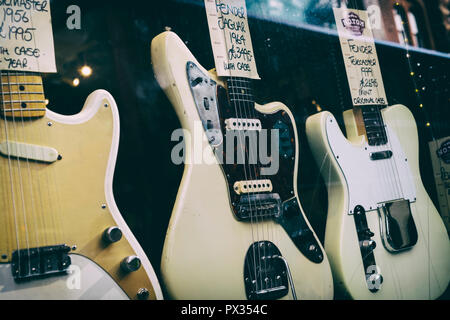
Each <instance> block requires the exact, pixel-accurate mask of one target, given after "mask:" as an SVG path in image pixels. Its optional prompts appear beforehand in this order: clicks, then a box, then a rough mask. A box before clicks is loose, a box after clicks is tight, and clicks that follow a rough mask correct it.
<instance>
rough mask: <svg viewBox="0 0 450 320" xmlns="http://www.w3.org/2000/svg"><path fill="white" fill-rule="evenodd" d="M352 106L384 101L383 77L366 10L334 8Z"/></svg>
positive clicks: (384, 102)
mask: <svg viewBox="0 0 450 320" xmlns="http://www.w3.org/2000/svg"><path fill="white" fill-rule="evenodd" d="M333 11H334V18H335V20H336V26H337V30H338V34H339V42H340V43H341V50H342V55H343V57H344V64H345V70H346V71H347V79H348V83H349V86H350V91H351V96H352V102H353V105H354V106H360V105H386V104H387V99H386V93H385V91H384V85H383V78H382V76H381V70H380V64H379V63H378V56H377V51H376V49H375V43H374V41H373V34H372V29H371V26H370V22H369V18H368V15H367V12H366V11H362V10H352V9H340V8H334V9H333Z"/></svg>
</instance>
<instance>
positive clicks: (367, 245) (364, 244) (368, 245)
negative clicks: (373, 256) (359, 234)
mask: <svg viewBox="0 0 450 320" xmlns="http://www.w3.org/2000/svg"><path fill="white" fill-rule="evenodd" d="M376 246H377V243H376V242H375V241H373V240H363V241H361V249H363V250H364V251H365V252H367V253H369V252H371V251H373V250H374V249H375V248H376Z"/></svg>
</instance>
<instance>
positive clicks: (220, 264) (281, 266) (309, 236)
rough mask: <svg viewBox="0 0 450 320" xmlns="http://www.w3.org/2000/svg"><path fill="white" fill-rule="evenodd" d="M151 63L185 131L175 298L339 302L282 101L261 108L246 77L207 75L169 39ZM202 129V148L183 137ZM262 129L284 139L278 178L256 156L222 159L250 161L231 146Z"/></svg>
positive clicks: (165, 36) (173, 224)
mask: <svg viewBox="0 0 450 320" xmlns="http://www.w3.org/2000/svg"><path fill="white" fill-rule="evenodd" d="M151 56H152V63H153V68H154V72H155V76H156V79H157V81H158V83H159V84H160V86H161V88H162V89H163V90H164V92H165V93H166V95H167V97H168V98H169V100H170V101H171V103H172V104H173V107H174V108H175V110H176V113H177V115H178V117H179V119H180V122H181V124H182V127H183V129H184V130H185V141H184V142H185V154H184V158H185V169H184V174H183V178H182V181H181V185H180V188H179V191H178V195H177V199H176V203H175V207H174V209H173V213H172V217H171V219H170V223H169V228H168V231H167V235H166V240H165V243H164V250H163V256H162V262H161V273H162V276H163V279H164V283H165V286H166V288H167V291H168V293H169V295H170V296H171V297H172V298H175V299H296V298H297V299H331V298H333V283H332V277H331V270H330V266H329V263H328V260H327V256H326V254H325V252H324V250H323V248H322V246H321V244H320V242H319V241H318V239H317V237H316V235H315V233H314V231H313V230H312V229H311V226H310V224H309V222H308V221H307V219H306V218H305V215H304V213H303V210H302V208H301V206H300V202H299V200H298V196H297V188H296V185H297V181H296V180H297V179H296V177H297V159H298V142H297V141H298V140H297V133H296V127H295V123H294V120H293V116H292V114H291V112H290V111H289V109H288V108H287V107H286V106H285V105H283V104H281V103H279V102H273V103H269V104H266V105H258V104H255V103H254V101H253V97H252V91H251V88H250V80H249V79H244V78H232V77H229V78H225V77H218V76H217V75H216V73H215V72H214V71H210V72H208V71H206V70H205V69H204V68H203V67H202V66H201V65H200V64H199V63H198V62H197V60H196V59H195V58H194V57H193V55H192V54H191V53H190V51H189V50H188V48H187V47H186V46H185V44H184V43H183V41H182V40H181V39H180V38H179V37H178V36H177V35H176V34H175V33H173V32H164V33H162V34H160V35H158V36H157V37H155V38H154V39H153V41H152V44H151ZM198 128H200V138H201V139H200V143H198V141H197V140H195V141H191V140H190V139H188V138H187V137H188V136H196V135H197V133H198V132H199V131H196V130H197V129H198ZM265 129H275V130H276V132H278V133H279V139H275V140H276V141H274V140H271V141H272V142H278V140H279V144H278V143H276V145H277V149H276V150H274V149H272V152H274V151H275V152H276V153H277V154H278V151H279V154H280V157H279V158H280V159H279V170H278V171H277V173H276V174H268V172H264V170H262V169H263V168H262V165H261V163H260V162H262V160H261V159H259V158H258V161H256V162H254V164H251V162H250V161H244V162H243V163H240V162H239V161H232V163H230V162H228V161H224V162H221V161H219V157H218V156H220V155H224V156H225V157H226V156H229V155H230V153H232V151H233V150H234V151H236V154H237V156H238V157H239V155H243V156H242V157H243V158H245V159H248V158H249V157H248V152H249V150H248V149H249V148H250V149H251V148H252V145H251V144H249V145H247V144H245V146H244V144H239V143H237V144H234V140H240V139H241V141H242V140H245V139H247V138H249V136H250V134H251V133H253V134H255V135H254V136H258V137H259V140H258V141H259V142H261V141H262V140H261V135H262V132H263V130H265ZM189 133H190V134H189ZM234 138H236V139H234ZM227 145H232V146H236V145H237V146H236V147H235V148H233V147H231V148H227ZM260 147H261V146H260ZM278 147H279V148H278ZM244 154H245V156H244ZM273 155H274V154H273V153H272V156H273ZM198 156H200V158H202V159H209V160H208V161H197V160H196V159H197V158H198ZM233 157H234V155H233ZM258 157H259V155H258ZM250 158H251V157H250ZM272 160H273V159H272ZM273 162H274V161H271V164H273ZM266 164H267V162H266Z"/></svg>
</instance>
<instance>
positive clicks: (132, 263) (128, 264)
mask: <svg viewBox="0 0 450 320" xmlns="http://www.w3.org/2000/svg"><path fill="white" fill-rule="evenodd" d="M120 267H121V268H122V270H123V271H125V272H134V271H137V270H138V269H139V268H140V267H141V259H139V258H138V257H136V256H128V257H126V258H125V259H123V260H122V262H121V263H120Z"/></svg>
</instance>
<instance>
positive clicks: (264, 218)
mask: <svg viewBox="0 0 450 320" xmlns="http://www.w3.org/2000/svg"><path fill="white" fill-rule="evenodd" d="M240 81H241V82H242V83H243V90H244V91H243V92H242V93H243V95H244V94H245V95H248V96H249V99H248V101H246V103H244V105H245V104H247V108H246V109H247V111H246V114H245V116H246V118H247V119H251V120H253V119H257V120H260V117H259V116H257V115H256V108H255V102H254V95H253V93H252V92H253V88H252V82H251V79H246V78H241V79H240ZM245 90H246V92H245ZM244 101H245V99H244ZM247 112H248V113H247ZM260 130H261V131H260ZM260 130H255V131H254V132H255V136H256V137H257V139H256V140H255V141H253V142H254V143H255V144H256V146H255V149H254V150H256V159H255V160H256V164H254V165H253V172H254V174H255V183H256V186H257V188H258V189H259V188H260V187H261V183H262V180H263V176H262V175H261V167H260V162H259V161H258V158H259V155H260V152H261V150H260V148H259V147H260V143H261V132H262V130H265V128H263V127H262V123H261V127H260ZM265 138H267V136H266V137H265ZM266 142H267V140H266ZM249 164H250V165H251V163H250V162H249ZM258 171H259V175H258ZM258 189H256V190H258ZM254 193H255V194H256V196H259V195H261V194H262V192H261V191H256V192H254ZM263 207H264V206H263V205H262V200H261V199H259V208H261V209H260V210H261V214H260V216H261V228H262V235H263V238H264V239H267V240H269V241H270V240H272V242H273V240H274V239H271V238H270V230H269V229H271V230H272V234H273V229H274V228H273V224H272V221H271V217H270V213H268V211H269V210H266V211H267V212H266V213H264V209H263ZM264 226H266V231H267V236H266V231H265V230H264ZM263 248H264V250H263V251H264V257H267V254H266V245H264V246H263ZM268 250H269V249H268ZM266 261H267V259H266V258H265V259H264V267H265V279H264V281H265V283H266V287H267V286H268V280H269V281H270V283H271V287H273V280H272V279H271V278H269V277H267V262H266ZM270 261H271V260H270Z"/></svg>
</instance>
